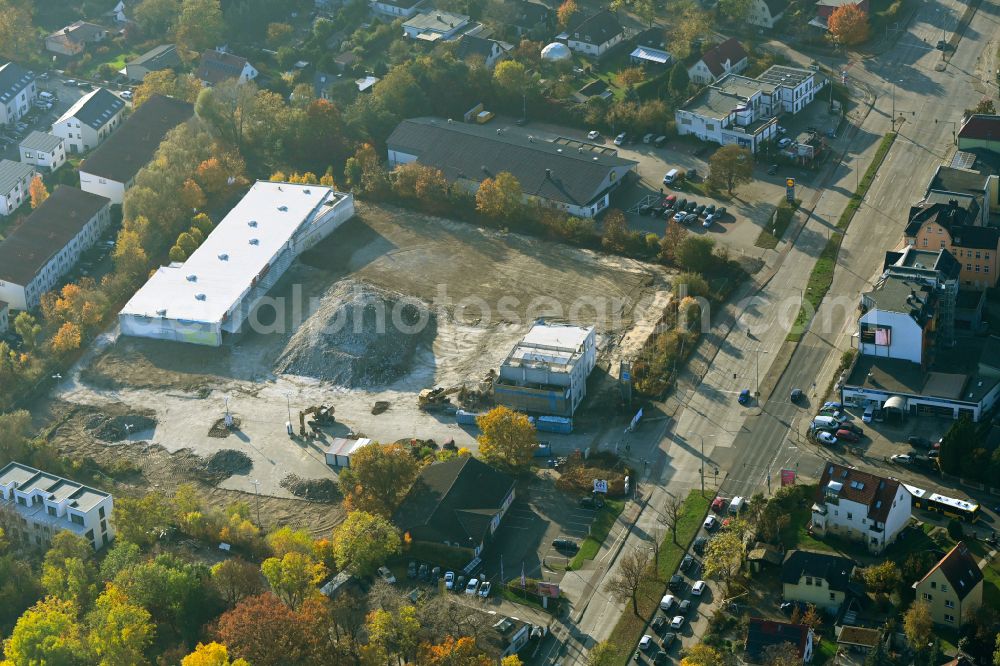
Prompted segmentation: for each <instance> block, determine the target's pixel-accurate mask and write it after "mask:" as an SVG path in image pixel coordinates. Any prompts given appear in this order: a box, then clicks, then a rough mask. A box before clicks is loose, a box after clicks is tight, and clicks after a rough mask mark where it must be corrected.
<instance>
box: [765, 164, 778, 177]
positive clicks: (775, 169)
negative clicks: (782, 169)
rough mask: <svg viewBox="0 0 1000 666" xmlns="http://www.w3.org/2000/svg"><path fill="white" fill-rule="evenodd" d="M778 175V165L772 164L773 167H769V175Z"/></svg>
mask: <svg viewBox="0 0 1000 666" xmlns="http://www.w3.org/2000/svg"><path fill="white" fill-rule="evenodd" d="M776 173H778V165H777V164H772V165H771V166H769V167H767V175H769V176H773V175H774V174H776Z"/></svg>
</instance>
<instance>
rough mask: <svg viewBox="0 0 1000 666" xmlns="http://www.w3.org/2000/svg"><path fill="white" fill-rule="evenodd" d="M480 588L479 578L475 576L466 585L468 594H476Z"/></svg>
mask: <svg viewBox="0 0 1000 666" xmlns="http://www.w3.org/2000/svg"><path fill="white" fill-rule="evenodd" d="M478 590H479V579H478V578H473V579H472V580H470V581H469V582H468V583H467V584H466V586H465V593H466V594H475V593H476V592H477V591H478Z"/></svg>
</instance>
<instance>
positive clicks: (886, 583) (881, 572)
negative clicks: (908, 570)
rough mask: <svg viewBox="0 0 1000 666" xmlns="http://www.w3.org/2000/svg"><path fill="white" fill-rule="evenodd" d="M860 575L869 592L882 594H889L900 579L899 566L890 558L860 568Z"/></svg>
mask: <svg viewBox="0 0 1000 666" xmlns="http://www.w3.org/2000/svg"><path fill="white" fill-rule="evenodd" d="M861 575H862V577H863V578H864V581H865V585H866V586H867V587H868V590H869V591H870V592H872V593H874V594H882V595H889V594H891V593H892V592H893V591H894V590H896V589H897V588H898V587H899V584H900V582H901V580H902V578H901V575H900V572H899V566H898V565H897V564H896V563H895V562H893V561H892V560H885V561H883V562H881V563H879V564H872V565H871V566H867V567H865V568H864V569H862V570H861Z"/></svg>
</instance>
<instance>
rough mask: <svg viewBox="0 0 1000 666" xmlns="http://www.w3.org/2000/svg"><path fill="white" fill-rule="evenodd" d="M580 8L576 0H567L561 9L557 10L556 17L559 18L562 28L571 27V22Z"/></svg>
mask: <svg viewBox="0 0 1000 666" xmlns="http://www.w3.org/2000/svg"><path fill="white" fill-rule="evenodd" d="M577 11H579V8H578V7H577V5H576V2H575V0H565V2H563V3H562V4H561V5H559V9H557V10H556V18H557V19H558V20H559V27H560V28H567V27H569V22H570V21H572V20H573V17H574V16H575V15H576V13H577Z"/></svg>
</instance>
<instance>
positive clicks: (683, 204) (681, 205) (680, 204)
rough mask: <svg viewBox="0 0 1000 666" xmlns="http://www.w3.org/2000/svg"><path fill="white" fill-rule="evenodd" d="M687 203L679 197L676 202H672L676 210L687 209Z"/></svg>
mask: <svg viewBox="0 0 1000 666" xmlns="http://www.w3.org/2000/svg"><path fill="white" fill-rule="evenodd" d="M687 205H688V200H687V199H685V198H683V197H681V198H680V199H678V200H677V203H676V204H674V208H676V209H677V210H687Z"/></svg>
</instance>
